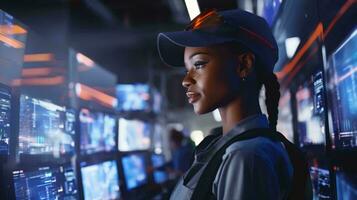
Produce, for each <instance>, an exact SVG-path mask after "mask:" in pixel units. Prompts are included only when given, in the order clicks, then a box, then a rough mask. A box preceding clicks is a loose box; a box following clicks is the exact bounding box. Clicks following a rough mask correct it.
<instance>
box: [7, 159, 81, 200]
mask: <svg viewBox="0 0 357 200" xmlns="http://www.w3.org/2000/svg"><path fill="white" fill-rule="evenodd" d="M12 177H13V180H14V190H15V196H16V199H18V200H20V199H21V200H23V199H44V200H53V199H68V200H72V199H73V200H74V199H78V189H77V180H76V176H75V173H74V170H73V167H72V166H71V165H70V164H69V165H64V166H56V167H49V166H46V167H40V168H37V169H34V170H26V169H19V170H15V171H13V172H12Z"/></svg>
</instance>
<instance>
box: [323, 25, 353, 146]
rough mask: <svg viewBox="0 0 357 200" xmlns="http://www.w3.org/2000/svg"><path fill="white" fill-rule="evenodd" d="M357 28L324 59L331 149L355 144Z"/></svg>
mask: <svg viewBox="0 0 357 200" xmlns="http://www.w3.org/2000/svg"><path fill="white" fill-rule="evenodd" d="M356 72H357V28H355V29H354V31H353V32H352V34H350V35H349V36H348V37H347V39H346V40H345V41H343V42H342V44H341V45H340V46H339V47H338V48H337V49H336V50H335V52H333V53H332V54H331V55H330V57H329V60H328V89H329V91H328V96H329V98H328V99H329V100H331V101H330V102H329V111H330V112H329V116H331V117H330V120H329V125H330V132H331V135H330V137H331V138H332V148H333V149H351V148H356V147H357V103H356V102H357V75H356Z"/></svg>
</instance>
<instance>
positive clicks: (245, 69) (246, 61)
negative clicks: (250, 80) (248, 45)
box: [237, 52, 255, 78]
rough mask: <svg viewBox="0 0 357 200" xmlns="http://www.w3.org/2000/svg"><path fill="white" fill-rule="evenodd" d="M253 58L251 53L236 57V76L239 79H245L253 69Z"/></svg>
mask: <svg viewBox="0 0 357 200" xmlns="http://www.w3.org/2000/svg"><path fill="white" fill-rule="evenodd" d="M254 62H255V56H254V54H253V53H251V52H245V53H242V54H239V55H238V63H239V66H238V67H237V74H238V76H239V77H240V78H246V77H248V76H249V75H250V73H251V72H252V71H253V69H254Z"/></svg>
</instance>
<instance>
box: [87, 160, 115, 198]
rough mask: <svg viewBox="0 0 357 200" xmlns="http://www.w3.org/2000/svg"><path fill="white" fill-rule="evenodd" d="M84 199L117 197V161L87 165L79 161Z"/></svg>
mask: <svg viewBox="0 0 357 200" xmlns="http://www.w3.org/2000/svg"><path fill="white" fill-rule="evenodd" d="M81 173H82V185H83V192H84V199H90V200H102V199H119V198H120V188H119V177H118V167H117V163H116V162H115V161H114V160H113V161H106V162H103V163H99V164H94V165H87V164H86V163H85V162H83V163H81Z"/></svg>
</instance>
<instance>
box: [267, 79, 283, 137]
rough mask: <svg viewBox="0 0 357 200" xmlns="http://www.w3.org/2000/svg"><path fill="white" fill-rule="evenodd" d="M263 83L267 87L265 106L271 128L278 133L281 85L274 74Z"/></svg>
mask: <svg viewBox="0 0 357 200" xmlns="http://www.w3.org/2000/svg"><path fill="white" fill-rule="evenodd" d="M263 83H264V86H265V104H266V106H267V111H268V119H269V126H270V128H271V129H272V130H274V131H276V125H277V122H278V112H279V110H278V106H279V99H280V84H279V82H278V78H277V77H276V75H275V74H274V73H270V74H268V76H267V77H266V78H265V79H264V81H263Z"/></svg>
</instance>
